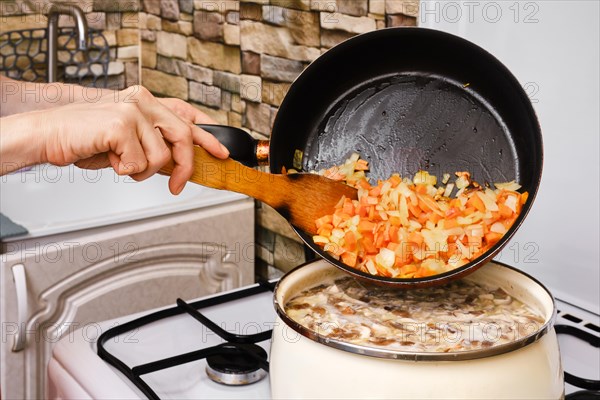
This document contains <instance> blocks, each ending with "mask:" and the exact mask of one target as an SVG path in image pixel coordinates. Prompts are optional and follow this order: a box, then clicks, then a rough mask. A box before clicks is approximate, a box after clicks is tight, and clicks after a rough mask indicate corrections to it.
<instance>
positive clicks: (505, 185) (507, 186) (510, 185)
mask: <svg viewBox="0 0 600 400" xmlns="http://www.w3.org/2000/svg"><path fill="white" fill-rule="evenodd" d="M494 186H496V188H498V189H504V190H511V191H513V192H516V191H517V190H519V189H521V185H519V184H518V183H517V182H515V181H510V182H502V183H494Z"/></svg>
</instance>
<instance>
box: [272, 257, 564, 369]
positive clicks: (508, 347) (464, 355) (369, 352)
mask: <svg viewBox="0 0 600 400" xmlns="http://www.w3.org/2000/svg"><path fill="white" fill-rule="evenodd" d="M318 262H324V260H313V261H309V262H306V263H304V264H302V265H299V266H297V267H296V268H294V269H292V270H291V271H289V272H288V273H286V274H285V275H284V276H283V277H282V278H281V279H280V280H279V281H278V282H277V284H276V285H275V288H274V289H273V305H274V306H275V312H276V313H277V315H278V316H279V318H281V319H282V321H283V322H284V323H285V324H286V325H287V326H289V327H290V328H292V329H293V330H294V331H296V332H297V333H299V334H300V335H302V336H304V337H306V338H308V339H311V340H313V341H315V342H318V343H321V344H324V345H326V346H329V347H332V348H335V349H338V350H344V351H347V352H350V353H355V354H359V355H365V356H369V357H376V358H386V359H395V360H411V361H460V360H474V359H478V358H486V357H492V356H496V355H500V354H504V353H508V352H511V351H515V350H518V349H520V348H523V347H525V346H528V345H530V344H532V343H534V342H537V341H538V340H539V339H540V338H542V337H543V336H544V335H545V334H546V333H548V332H549V331H550V330H551V329H553V327H554V323H555V320H556V315H557V311H556V300H555V299H554V296H553V295H552V293H550V291H549V290H548V288H546V286H544V285H543V284H542V283H541V282H540V281H539V280H537V279H536V278H534V277H532V276H531V275H529V274H527V273H525V272H523V271H521V270H519V269H517V268H515V267H512V266H510V265H508V264H505V263H503V262H500V261H490V262H489V263H490V264H496V265H498V266H500V267H503V268H507V269H509V270H512V271H514V272H516V273H518V274H521V275H523V276H524V277H525V278H528V279H529V280H531V281H532V282H533V283H535V284H537V285H538V286H539V287H540V288H541V289H543V290H544V291H545V292H546V294H547V295H548V296H549V298H550V301H551V302H552V312H551V314H550V317H549V318H548V319H547V321H546V322H545V323H544V324H543V325H542V326H541V327H540V328H539V329H538V330H537V331H536V332H534V333H532V334H529V335H527V336H524V337H522V338H520V339H518V340H515V341H513V342H510V343H505V344H502V345H498V346H492V347H490V348H486V349H480V350H469V351H461V352H449V353H442V352H409V351H399V350H393V349H386V348H377V347H369V346H364V345H357V344H353V343H348V342H344V341H341V340H337V339H331V338H328V337H325V336H322V335H321V334H319V333H317V332H315V331H312V330H310V329H308V328H306V327H304V326H303V325H301V324H299V323H298V322H296V321H294V320H293V319H291V318H290V317H289V316H288V315H287V314H286V313H285V311H284V308H283V305H282V304H280V303H279V301H278V300H277V293H278V292H279V290H280V287H281V284H282V282H284V281H285V280H286V279H290V278H289V277H290V276H291V275H293V273H294V272H295V271H297V270H299V269H301V268H304V267H306V266H308V265H311V264H314V263H318ZM328 265H329V264H328ZM329 266H330V267H331V265H329ZM349 276H350V275H349ZM407 290H410V289H407Z"/></svg>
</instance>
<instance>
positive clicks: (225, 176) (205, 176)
mask: <svg viewBox="0 0 600 400" xmlns="http://www.w3.org/2000/svg"><path fill="white" fill-rule="evenodd" d="M174 167H175V164H174V162H173V161H170V162H169V163H168V164H167V165H165V166H164V167H162V168H161V169H160V172H161V173H163V174H167V175H170V174H171V173H172V172H173V168H174ZM190 181H191V182H194V183H197V184H200V185H203V186H207V187H210V188H214V189H221V190H230V191H232V192H237V193H242V194H245V195H247V196H250V197H254V198H255V199H258V200H260V201H263V202H265V203H267V204H269V205H271V206H273V205H274V204H273V203H275V205H277V204H278V203H279V202H280V201H278V199H276V198H275V197H276V196H274V195H273V193H272V191H271V190H270V189H271V188H272V186H273V185H277V184H278V183H280V181H281V176H279V175H274V174H267V173H264V172H261V171H258V170H256V169H253V168H249V167H246V166H244V165H242V164H240V163H239V162H237V161H235V160H232V159H231V158H227V159H225V160H222V159H219V158H216V157H213V156H212V155H210V154H209V153H208V152H207V151H206V150H204V149H203V148H202V147H199V146H194V172H193V173H192V177H191V178H190Z"/></svg>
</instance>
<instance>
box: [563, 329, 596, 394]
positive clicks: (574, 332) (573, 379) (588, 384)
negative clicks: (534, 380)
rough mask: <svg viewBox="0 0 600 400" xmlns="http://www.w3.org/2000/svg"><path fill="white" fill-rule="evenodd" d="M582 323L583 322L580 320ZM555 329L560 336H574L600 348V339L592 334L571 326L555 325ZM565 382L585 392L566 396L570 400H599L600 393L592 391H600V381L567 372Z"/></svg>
mask: <svg viewBox="0 0 600 400" xmlns="http://www.w3.org/2000/svg"><path fill="white" fill-rule="evenodd" d="M579 322H581V320H579ZM554 329H555V330H556V333H557V334H559V335H570V336H574V337H576V338H578V339H580V340H583V341H584V342H587V343H589V344H590V345H592V346H594V347H596V348H598V347H600V337H597V336H594V335H592V334H591V333H588V332H585V331H583V330H581V329H579V328H577V327H576V326H571V325H555V326H554ZM565 382H567V383H570V384H571V385H573V386H577V387H579V388H582V389H587V390H584V391H579V392H575V393H571V394H569V395H567V396H566V399H568V400H576V399H577V400H586V399H599V400H600V392H592V390H596V391H597V390H600V381H596V380H593V379H587V378H581V377H579V376H575V375H572V374H570V373H568V372H566V371H565Z"/></svg>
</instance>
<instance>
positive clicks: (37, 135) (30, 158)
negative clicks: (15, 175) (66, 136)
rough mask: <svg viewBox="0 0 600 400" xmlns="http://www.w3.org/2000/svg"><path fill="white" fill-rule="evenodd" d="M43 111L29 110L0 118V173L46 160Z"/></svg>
mask: <svg viewBox="0 0 600 400" xmlns="http://www.w3.org/2000/svg"><path fill="white" fill-rule="evenodd" d="M47 136H48V132H47V129H46V128H44V117H43V113H40V112H30V113H22V114H18V115H13V116H9V117H4V118H1V119H0V156H1V159H2V160H1V162H0V164H1V165H0V175H3V174H5V173H7V172H11V171H14V170H17V169H19V168H24V167H28V166H31V165H35V164H41V163H45V162H47V161H48V159H47V156H46V143H47Z"/></svg>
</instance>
